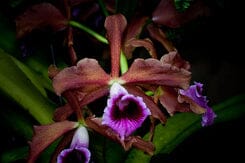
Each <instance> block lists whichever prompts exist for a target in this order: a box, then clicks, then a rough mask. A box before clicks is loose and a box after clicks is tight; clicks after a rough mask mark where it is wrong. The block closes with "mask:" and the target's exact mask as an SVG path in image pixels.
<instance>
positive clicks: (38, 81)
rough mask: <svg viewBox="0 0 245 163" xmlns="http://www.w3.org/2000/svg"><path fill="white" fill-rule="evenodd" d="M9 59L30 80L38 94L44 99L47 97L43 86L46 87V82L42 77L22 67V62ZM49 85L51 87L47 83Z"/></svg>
mask: <svg viewBox="0 0 245 163" xmlns="http://www.w3.org/2000/svg"><path fill="white" fill-rule="evenodd" d="M11 59H12V60H13V61H14V63H15V64H16V65H17V66H18V67H19V68H20V69H21V70H22V72H23V73H25V75H26V76H27V77H28V78H29V79H30V80H31V82H32V84H33V85H35V86H36V88H37V89H38V90H39V91H40V93H41V94H42V95H43V96H44V97H47V93H46V91H45V89H44V85H48V84H47V82H48V81H47V80H44V78H43V77H42V76H37V75H36V74H35V73H34V71H33V70H31V69H30V68H28V67H27V66H26V65H24V64H23V63H22V62H20V61H19V60H17V59H15V58H14V57H11ZM44 83H45V84H44ZM49 85H51V82H49Z"/></svg>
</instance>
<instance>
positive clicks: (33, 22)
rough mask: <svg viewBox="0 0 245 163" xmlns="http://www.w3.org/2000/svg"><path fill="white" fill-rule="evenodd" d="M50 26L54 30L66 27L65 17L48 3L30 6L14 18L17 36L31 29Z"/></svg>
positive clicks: (19, 36)
mask: <svg viewBox="0 0 245 163" xmlns="http://www.w3.org/2000/svg"><path fill="white" fill-rule="evenodd" d="M47 26H49V27H51V28H52V29H53V30H54V31H57V30H60V29H63V28H65V27H67V19H66V18H65V17H64V16H63V15H62V13H61V12H60V11H59V10H58V9H57V8H56V7H54V6H53V5H52V4H50V3H41V4H37V5H34V6H32V7H30V8H29V9H27V10H26V12H24V14H22V15H20V16H19V17H17V19H16V31H17V38H21V37H23V36H24V35H26V34H28V33H30V32H31V31H32V30H33V29H40V28H43V27H47Z"/></svg>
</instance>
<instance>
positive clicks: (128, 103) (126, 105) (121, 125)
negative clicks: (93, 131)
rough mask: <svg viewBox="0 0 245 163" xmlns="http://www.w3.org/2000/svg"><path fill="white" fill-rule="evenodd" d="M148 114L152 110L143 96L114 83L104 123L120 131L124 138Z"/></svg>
mask: <svg viewBox="0 0 245 163" xmlns="http://www.w3.org/2000/svg"><path fill="white" fill-rule="evenodd" d="M148 115H151V112H150V110H149V109H148V108H147V106H146V104H145V103H144V101H143V99H142V98H141V97H138V96H134V95H132V94H129V93H128V92H127V90H126V89H125V88H123V87H122V86H121V85H120V84H118V83H116V82H115V83H113V85H112V86H111V89H110V98H109V99H108V101H107V106H106V108H105V110H104V114H103V117H102V124H104V125H107V126H109V127H111V128H112V129H113V130H115V131H116V132H118V133H119V135H120V138H121V140H124V138H125V137H127V136H129V135H130V134H132V133H133V132H134V131H135V130H136V129H137V128H139V127H140V126H141V125H142V123H143V122H144V120H145V119H146V117H147V116H148Z"/></svg>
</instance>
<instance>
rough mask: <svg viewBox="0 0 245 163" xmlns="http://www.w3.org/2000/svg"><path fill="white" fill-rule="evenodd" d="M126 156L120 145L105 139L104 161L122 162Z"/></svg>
mask: <svg viewBox="0 0 245 163" xmlns="http://www.w3.org/2000/svg"><path fill="white" fill-rule="evenodd" d="M125 156H126V152H125V150H124V149H123V148H122V146H121V145H120V144H118V143H116V142H114V141H111V140H107V141H106V143H105V160H106V161H105V162H106V163H115V162H116V163H123V162H124V159H125Z"/></svg>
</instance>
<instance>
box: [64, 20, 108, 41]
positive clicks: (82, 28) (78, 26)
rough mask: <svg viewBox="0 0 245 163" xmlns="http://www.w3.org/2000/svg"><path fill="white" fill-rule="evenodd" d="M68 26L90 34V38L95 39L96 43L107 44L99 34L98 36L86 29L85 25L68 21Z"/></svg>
mask: <svg viewBox="0 0 245 163" xmlns="http://www.w3.org/2000/svg"><path fill="white" fill-rule="evenodd" d="M68 24H69V25H71V26H72V27H76V28H79V29H81V30H83V31H85V32H86V33H88V34H90V35H91V36H93V37H94V38H96V39H97V40H98V41H100V42H102V43H105V44H108V41H107V39H106V38H105V37H103V36H101V35H100V34H98V33H97V32H95V31H93V30H91V29H90V28H88V27H86V26H85V25H83V24H81V23H79V22H77V21H73V20H70V21H69V23H68Z"/></svg>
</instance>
